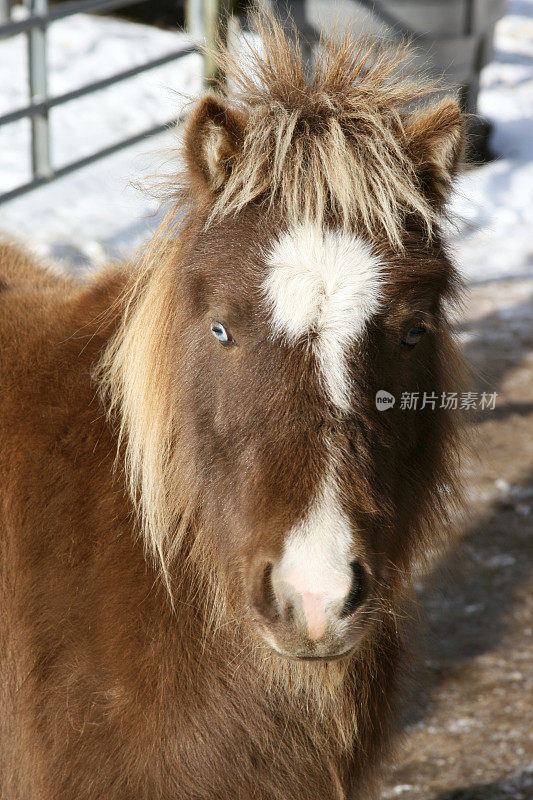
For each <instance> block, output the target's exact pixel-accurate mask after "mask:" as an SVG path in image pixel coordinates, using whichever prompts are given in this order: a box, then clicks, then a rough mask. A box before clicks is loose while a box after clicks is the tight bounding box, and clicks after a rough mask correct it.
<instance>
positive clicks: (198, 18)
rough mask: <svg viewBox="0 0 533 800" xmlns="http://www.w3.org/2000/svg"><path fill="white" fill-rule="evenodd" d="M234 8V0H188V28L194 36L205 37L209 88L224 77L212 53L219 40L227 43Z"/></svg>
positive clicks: (205, 78) (205, 57) (205, 60)
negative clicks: (230, 17) (229, 23)
mask: <svg viewBox="0 0 533 800" xmlns="http://www.w3.org/2000/svg"><path fill="white" fill-rule="evenodd" d="M232 8H233V0H188V3H187V28H188V30H189V32H190V33H191V34H192V35H193V36H194V37H197V38H200V39H203V41H204V42H205V45H206V47H207V51H208V52H207V55H205V56H204V81H205V84H206V87H207V88H215V87H216V85H217V83H218V82H220V81H221V80H223V79H224V76H223V75H222V74H221V73H220V70H219V69H218V68H217V66H216V63H215V60H214V59H213V57H212V56H211V53H212V52H213V51H214V50H216V49H217V46H218V41H221V42H222V43H224V44H225V43H226V39H227V34H228V19H229V16H230V14H231V11H232Z"/></svg>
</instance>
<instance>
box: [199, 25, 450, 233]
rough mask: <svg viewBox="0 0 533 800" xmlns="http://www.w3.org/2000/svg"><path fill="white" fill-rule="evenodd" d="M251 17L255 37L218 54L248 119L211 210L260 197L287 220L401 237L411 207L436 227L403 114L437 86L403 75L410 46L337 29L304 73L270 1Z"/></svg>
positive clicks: (228, 210)
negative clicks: (269, 9)
mask: <svg viewBox="0 0 533 800" xmlns="http://www.w3.org/2000/svg"><path fill="white" fill-rule="evenodd" d="M253 27H254V28H255V30H256V31H257V33H258V34H259V43H258V44H250V43H249V42H247V41H245V44H244V52H242V51H241V52H237V53H232V52H230V51H229V50H228V49H227V48H221V49H220V51H219V52H217V53H216V54H214V58H215V59H216V61H217V62H218V64H219V67H220V69H221V70H222V71H223V72H224V73H225V74H226V75H227V78H228V85H229V87H230V89H228V90H226V91H227V99H228V100H229V101H230V105H234V107H235V108H236V109H239V110H241V111H242V112H244V115H245V117H246V126H245V130H244V141H243V143H242V147H240V148H239V152H238V153H236V154H235V157H234V160H233V161H232V164H231V171H230V174H229V176H228V179H227V181H226V183H225V185H224V186H223V187H222V189H221V191H220V194H219V195H218V197H217V199H216V202H215V204H214V207H213V208H212V211H211V215H210V218H209V221H213V220H215V219H220V218H221V217H224V216H226V215H228V214H232V213H236V212H238V211H239V210H241V209H242V208H243V207H244V206H246V205H247V204H248V203H250V202H251V201H253V200H256V199H259V198H261V199H263V200H265V201H266V203H267V204H268V205H269V206H272V205H276V206H277V207H278V208H280V210H281V213H282V215H283V216H284V218H286V219H287V220H288V221H289V223H291V222H292V223H295V222H301V221H302V218H303V219H310V220H312V221H314V222H316V223H318V224H322V222H323V220H324V218H325V217H326V218H328V219H329V220H330V221H333V222H334V223H335V224H336V225H338V226H340V227H342V228H343V229H345V230H346V229H348V230H354V229H359V230H361V229H363V230H364V231H366V233H368V234H369V235H370V236H371V237H375V236H376V235H381V236H382V235H383V234H385V235H386V236H387V238H388V239H389V241H390V242H391V244H392V245H393V246H394V247H395V248H398V249H402V229H403V228H404V220H405V216H406V214H408V213H415V214H417V215H418V216H419V218H421V220H422V221H423V223H424V225H425V228H426V231H427V233H428V235H431V231H432V228H433V226H434V223H435V221H436V212H435V210H434V209H433V208H432V206H431V205H430V203H429V202H428V201H427V199H426V198H425V197H424V194H423V192H422V189H421V187H420V185H419V181H418V179H417V175H416V172H415V168H414V164H413V162H412V160H411V159H410V158H409V155H408V147H409V135H408V133H407V131H406V128H405V125H404V120H405V118H406V114H407V113H408V111H409V109H410V108H411V107H412V105H413V103H414V102H415V101H418V100H420V99H421V98H424V97H428V96H429V95H430V94H432V93H434V92H435V91H436V88H437V87H436V86H435V84H434V83H431V84H430V83H429V82H428V81H427V80H426V81H424V80H420V79H419V80H415V79H414V78H413V77H412V76H411V77H409V76H407V77H406V75H405V66H406V61H407V60H408V56H409V50H408V48H407V47H406V46H401V47H399V48H395V49H392V50H391V48H390V47H385V46H383V45H379V44H376V43H375V42H371V41H369V40H368V39H365V40H359V41H355V42H354V39H353V37H351V36H350V34H349V32H345V33H344V34H343V35H342V36H340V37H337V36H336V34H335V33H333V34H331V35H329V36H327V37H322V38H321V40H320V43H319V45H318V49H317V52H316V56H315V60H314V72H313V75H312V76H311V77H309V76H308V75H307V74H306V67H305V63H304V59H303V58H302V52H301V48H300V45H299V44H298V39H297V37H296V36H294V39H293V38H292V37H289V36H288V35H287V34H286V33H285V31H284V29H283V28H282V26H281V24H280V23H279V22H278V21H277V20H276V19H275V18H274V17H273V16H271V15H270V14H268V13H265V12H259V13H256V14H254V15H253ZM293 33H295V31H294V29H293ZM401 68H402V69H401ZM401 71H403V73H404V74H403V75H402V74H401Z"/></svg>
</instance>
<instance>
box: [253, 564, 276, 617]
mask: <svg viewBox="0 0 533 800" xmlns="http://www.w3.org/2000/svg"><path fill="white" fill-rule="evenodd" d="M272 569H273V564H272V563H268V564H267V565H266V567H265V568H264V570H263V572H262V574H261V577H260V580H259V581H258V583H259V585H258V587H257V591H256V592H255V597H254V604H255V607H256V608H257V610H258V611H259V612H260V613H261V614H262V615H263V616H264V617H266V619H268V620H269V621H270V622H273V621H274V620H275V619H276V618H277V617H278V616H279V611H278V604H277V602H276V595H275V593H274V587H273V585H272Z"/></svg>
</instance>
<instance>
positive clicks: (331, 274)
mask: <svg viewBox="0 0 533 800" xmlns="http://www.w3.org/2000/svg"><path fill="white" fill-rule="evenodd" d="M266 261H267V265H268V267H269V271H268V274H267V277H266V279H265V283H264V290H265V294H266V297H267V302H268V304H269V306H270V310H271V314H272V324H273V333H274V336H279V337H280V338H282V339H283V340H285V341H287V342H289V343H294V342H296V341H297V340H298V339H300V338H301V337H302V336H307V335H309V334H313V336H314V337H316V338H313V348H314V351H315V355H316V357H317V360H318V363H319V366H320V374H321V379H322V381H323V383H324V385H325V388H326V390H327V392H328V395H329V399H330V400H331V401H332V402H333V403H334V404H335V405H336V406H337V407H338V408H340V409H341V410H343V411H348V410H349V408H350V382H349V375H348V370H347V364H346V354H347V351H348V350H349V348H350V346H351V345H352V344H353V342H354V341H355V340H356V339H357V338H358V337H360V336H361V334H362V333H363V331H364V328H365V325H366V324H367V322H368V320H369V319H370V317H371V316H372V315H373V314H375V313H376V311H377V310H378V308H379V304H380V287H381V265H380V262H379V260H378V259H377V257H376V256H375V255H374V254H373V252H372V249H371V247H370V245H369V244H368V243H367V242H366V241H365V240H364V239H361V238H360V237H358V236H353V235H350V234H345V233H342V232H340V231H332V230H328V229H325V230H323V229H322V228H320V227H319V226H316V225H301V226H299V227H297V228H294V229H292V230H290V231H288V232H286V233H283V234H282V235H281V236H280V238H279V239H278V240H277V241H276V242H275V243H274V245H273V246H272V247H271V248H270V250H269V252H268V255H267V258H266Z"/></svg>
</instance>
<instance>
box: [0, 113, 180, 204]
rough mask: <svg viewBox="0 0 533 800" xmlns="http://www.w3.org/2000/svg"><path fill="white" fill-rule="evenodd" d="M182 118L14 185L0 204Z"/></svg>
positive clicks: (148, 135)
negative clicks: (45, 175) (49, 172)
mask: <svg viewBox="0 0 533 800" xmlns="http://www.w3.org/2000/svg"><path fill="white" fill-rule="evenodd" d="M183 119H184V116H182V115H180V116H179V117H178V118H177V119H173V120H169V121H168V122H163V123H161V124H160V125H155V126H154V127H153V128H150V129H148V130H146V131H142V132H141V133H137V134H135V136H129V137H128V138H127V139H122V141H120V142H116V143H115V144H112V145H109V147H104V148H103V149H102V150H98V151H97V152H96V153H91V154H90V155H88V156H85V157H84V158H80V159H78V160H77V161H72V162H71V163H70V164H66V165H65V166H64V167H60V168H59V169H56V170H54V171H53V172H52V173H51V174H50V175H48V176H47V177H39V178H34V179H33V180H32V181H28V183H23V184H21V185H20V186H17V187H15V189H11V190H10V191H9V192H5V193H4V194H2V195H0V204H1V203H6V202H7V201H8V200H14V199H15V197H19V196H20V195H21V194H24V193H25V192H27V191H29V190H30V189H37V188H38V187H40V186H44V185H45V184H46V183H50V182H51V181H54V180H56V178H62V177H63V176H64V175H68V174H69V173H70V172H74V171H75V170H77V169H81V168H82V167H86V166H87V165H88V164H92V163H93V162H94V161H98V160H99V159H100V158H105V156H110V155H113V153H116V152H117V151H118V150H122V148H123V147H128V146H129V145H133V144H137V143H138V142H142V141H143V139H147V138H148V137H150V136H154V135H155V134H156V133H161V132H162V131H165V130H168V129H169V128H171V127H172V126H174V125H176V124H177V123H180V122H183Z"/></svg>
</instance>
